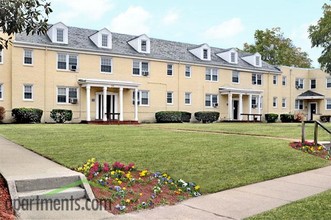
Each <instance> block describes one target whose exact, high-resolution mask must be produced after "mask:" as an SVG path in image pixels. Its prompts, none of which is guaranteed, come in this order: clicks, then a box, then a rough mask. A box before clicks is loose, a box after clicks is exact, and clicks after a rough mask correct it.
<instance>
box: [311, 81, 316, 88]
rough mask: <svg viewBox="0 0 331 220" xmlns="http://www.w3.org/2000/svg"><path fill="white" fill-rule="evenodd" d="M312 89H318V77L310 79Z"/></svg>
mask: <svg viewBox="0 0 331 220" xmlns="http://www.w3.org/2000/svg"><path fill="white" fill-rule="evenodd" d="M310 89H316V79H311V80H310Z"/></svg>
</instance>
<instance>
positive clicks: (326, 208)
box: [248, 190, 331, 220]
mask: <svg viewBox="0 0 331 220" xmlns="http://www.w3.org/2000/svg"><path fill="white" fill-rule="evenodd" d="M248 219H249V220H259V219H261V220H262V219H298V220H299V219H300V220H302V219H331V190H329V191H326V192H324V193H321V194H318V195H316V196H312V197H309V198H306V199H303V200H299V201H297V202H293V203H291V204H288V205H285V206H282V207H280V208H277V209H273V210H271V211H268V212H265V213H262V214H259V215H256V216H253V217H251V218H248Z"/></svg>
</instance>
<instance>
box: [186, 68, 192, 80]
mask: <svg viewBox="0 0 331 220" xmlns="http://www.w3.org/2000/svg"><path fill="white" fill-rule="evenodd" d="M185 77H186V78H191V66H188V65H186V66H185Z"/></svg>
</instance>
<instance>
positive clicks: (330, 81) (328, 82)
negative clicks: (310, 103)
mask: <svg viewBox="0 0 331 220" xmlns="http://www.w3.org/2000/svg"><path fill="white" fill-rule="evenodd" d="M326 88H327V89H329V88H331V78H326Z"/></svg>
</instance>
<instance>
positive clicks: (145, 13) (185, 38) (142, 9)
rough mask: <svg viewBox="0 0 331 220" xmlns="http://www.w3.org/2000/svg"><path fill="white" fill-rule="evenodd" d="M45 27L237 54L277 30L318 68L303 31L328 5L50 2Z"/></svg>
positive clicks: (258, 0)
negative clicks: (259, 35) (230, 50)
mask: <svg viewBox="0 0 331 220" xmlns="http://www.w3.org/2000/svg"><path fill="white" fill-rule="evenodd" d="M50 1H51V2H52V8H53V10H54V12H53V13H52V14H51V16H50V22H51V23H56V22H58V21H62V22H63V23H65V24H66V25H69V26H77V27H83V28H91V29H95V30H100V29H102V28H104V27H106V28H108V29H109V30H110V31H112V32H119V33H126V34H134V35H140V34H147V35H148V36H149V37H153V38H161V39H166V40H173V41H180V42H187V43H193V44H202V43H208V44H209V45H210V46H214V47H219V48H231V47H237V48H240V49H242V48H243V44H244V43H245V42H248V43H253V42H254V32H255V30H257V29H262V30H264V29H266V28H269V29H270V28H273V27H280V28H281V30H282V31H283V32H284V35H285V36H286V37H289V38H291V39H292V40H293V42H294V44H295V45H296V46H297V47H301V48H302V50H303V51H305V52H307V53H308V54H309V56H310V58H311V59H312V60H313V66H314V67H319V64H318V62H317V58H318V57H319V55H320V53H321V49H320V48H313V49H312V48H311V44H310V40H309V39H308V33H307V28H308V26H309V25H311V24H316V22H317V21H318V20H319V18H320V17H321V16H322V5H323V4H324V3H328V4H330V1H328V0H278V1H267V0H264V1H263V0H249V1H248V0H237V1H229V0H209V1H208V0H205V1H198V0H177V1H174V0H167V1H162V0H159V1H155V0H154V1H152V0H131V1H123V0H92V1H91V0H50Z"/></svg>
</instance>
